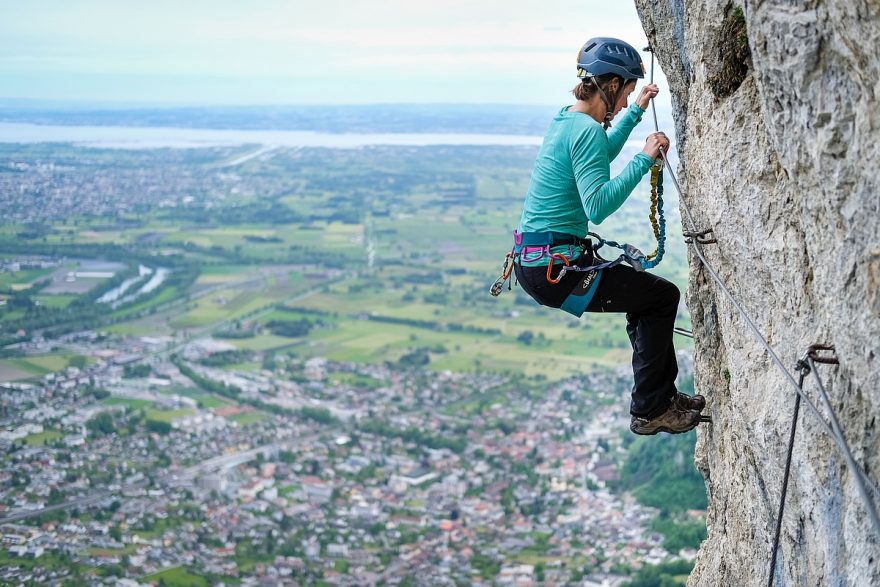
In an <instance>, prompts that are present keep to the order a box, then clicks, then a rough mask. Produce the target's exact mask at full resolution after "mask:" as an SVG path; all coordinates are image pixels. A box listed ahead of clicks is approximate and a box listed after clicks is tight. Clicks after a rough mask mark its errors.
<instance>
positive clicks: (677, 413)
mask: <svg viewBox="0 0 880 587" xmlns="http://www.w3.org/2000/svg"><path fill="white" fill-rule="evenodd" d="M699 423H700V412H698V411H697V410H680V409H678V408H676V407H675V405H673V404H670V406H669V409H667V410H666V411H665V412H663V413H662V414H660V415H659V416H657V417H656V418H653V419H651V420H649V419H647V418H639V417H638V416H633V417H632V419H631V420H630V423H629V429H630V430H631V431H632V432H633V433H634V434H643V435H647V436H649V435H651V434H657V433H658V432H668V433H669V434H681V433H682V432H687V431H688V430H693V429H694V428H696V426H697V424H699Z"/></svg>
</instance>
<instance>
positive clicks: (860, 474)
mask: <svg viewBox="0 0 880 587" xmlns="http://www.w3.org/2000/svg"><path fill="white" fill-rule="evenodd" d="M651 57H652V60H651V67H652V69H653V66H654V65H653V64H654V61H653V51H652V52H651ZM653 77H654V74H653V71H652V72H651V79H653ZM651 102H652V104H653V99H652V100H651ZM654 126H655V127H658V126H659V123H658V120H657V112H656V110H654ZM658 132H659V131H658ZM660 157H661V158H662V159H663V162H664V164H665V165H666V167H667V169H668V170H669V177H670V178H672V183H673V185H674V186H675V189H676V191H677V192H678V196H679V202H680V203H681V207H682V209H683V210H684V212H685V216H686V217H687V219H688V223H689V224H690V227H691V230H692V231H693V232H695V233H696V232H697V231H698V229H697V224H696V222H695V221H694V217H693V214H692V213H691V210H690V207H689V206H688V205H687V201H686V200H685V197H684V192H683V190H682V189H681V185H680V184H679V182H678V178H677V177H676V175H675V172H674V171H673V170H672V169H671V167H670V165H669V161H668V159H667V158H666V153H664V152H663V150H662V149H661V150H660ZM692 244H693V247H694V253H695V254H696V255H697V257H698V258H699V259H700V262H701V263H702V264H703V266H704V267H705V268H706V270H707V271H708V272H709V275H711V276H712V278H713V279H714V280H715V282H716V283H717V284H718V287H719V288H720V289H721V291H722V292H723V293H724V294H725V296H727V298H728V300H730V302H731V303H732V304H733V306H734V307H735V308H736V310H737V311H738V312H739V314H740V315H741V316H742V317H743V319H744V320H745V322H746V324H747V325H748V326H749V329H750V330H751V331H752V333H753V334H754V335H755V337H756V338H757V339H758V341H759V342H760V343H761V345H762V346H763V347H764V349H765V350H766V351H767V353H768V354H769V355H770V358H771V359H772V360H773V362H774V363H775V364H776V366H777V367H778V368H779V370H780V371H782V373H783V374H784V375H785V377H786V379H787V380H788V381H789V383H791V385H792V387H793V388H794V390H795V392H796V393H797V394H798V395H799V396H800V397H801V398H802V399H803V400H804V402H806V404H807V407H808V408H810V411H812V413H813V415H814V416H816V418H817V420H818V421H819V424H820V425H821V427H822V428H823V430H825V432H826V433H827V434H828V436H829V437H830V438H831V439H832V440H833V441H834V444H835V445H836V446H837V449H838V450H839V451H840V452H841V455H842V456H843V457H844V459H845V461H846V464H847V467H848V468H849V469H850V471H851V472H852V473H853V475H854V476H855V477H857V478H858V480H857V483H858V485H859V487H860V488H862V484H863V483H867V484H870V485H871V489H872V490H873V491H874V493H875V494H876V493H878V489H877V486H876V485H875V484H874V482H873V481H872V480H871V479H870V478H869V477H868V475H867V474H866V473H865V471H864V470H863V469H862V468H861V467H860V466H859V465H858V464H857V463H856V462H855V460H854V459H852V460H851V454H852V453H851V451H850V449H849V444H848V443H847V441H846V438H844V437H843V435H842V432H841V434H840V435H838V434H836V433H835V430H834V429H833V428H832V427H831V426H830V425H829V424H828V422H826V421H825V418H824V416H822V413H821V412H820V411H819V409H818V408H817V407H816V405H815V404H814V403H813V402H812V401H811V400H810V398H809V397H807V396H806V395H805V394H804V393H803V392H802V390H801V389H800V387H799V386H798V383H797V381H795V378H794V376H793V375H792V374H791V373H790V372H789V370H788V369H786V368H785V365H784V364H783V363H782V360H781V359H780V358H779V356H778V355H777V354H776V352H775V351H774V350H773V348H772V347H771V346H770V344H769V343H768V342H767V339H766V338H764V335H763V334H762V333H761V331H760V330H759V329H758V327H757V326H756V325H755V322H754V320H752V318H751V316H749V314H748V313H747V312H746V311H745V310H744V309H743V307H742V306H741V305H740V304H739V302H737V300H736V298H735V297H734V296H733V294H732V293H731V292H730V290H729V289H728V288H727V286H726V284H725V283H724V280H722V279H721V277H720V276H719V275H718V272H717V271H715V268H714V267H712V265H711V264H710V263H709V261H708V260H707V259H706V256H705V255H704V254H703V251H702V248H701V247H700V243H699V242H698V240H697V239H696V238H695V239H693V243H692ZM832 413H833V409H832ZM848 455H849V456H848ZM859 492H860V493H861V494H862V498H863V499H864V500H865V507H866V509H867V510H868V511H869V512H872V513H873V516H872V521H874V525H875V530H876V531H877V534H878V536H880V521H878V520H877V516H876V509H875V507H874V504H873V502H872V501H871V500H868V499H866V498H867V492H864V493H863V492H862V491H861V489H860V491H859Z"/></svg>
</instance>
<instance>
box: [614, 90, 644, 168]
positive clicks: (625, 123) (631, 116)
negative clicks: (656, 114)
mask: <svg viewBox="0 0 880 587" xmlns="http://www.w3.org/2000/svg"><path fill="white" fill-rule="evenodd" d="M644 113H645V111H644V110H642V109H641V108H639V105H638V104H636V103H633V104H630V107H629V108H627V110H626V114H625V115H624V116H623V117H622V118H621V119H620V122H618V123H617V124H615V125H614V126H613V127H611V130H609V131H608V160H609V161H613V160H614V158H615V157H617V156H618V155H619V154H620V151H621V150H623V145H624V144H626V139H628V138H629V135H630V133H631V132H632V131H633V129H634V128H635V127H636V125H637V124H638V123H640V122H641V121H642V114H644Z"/></svg>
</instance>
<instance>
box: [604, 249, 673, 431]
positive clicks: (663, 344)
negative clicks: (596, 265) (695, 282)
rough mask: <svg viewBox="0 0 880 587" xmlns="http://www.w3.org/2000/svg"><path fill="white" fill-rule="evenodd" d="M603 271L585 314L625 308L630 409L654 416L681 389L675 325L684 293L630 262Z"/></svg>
mask: <svg viewBox="0 0 880 587" xmlns="http://www.w3.org/2000/svg"><path fill="white" fill-rule="evenodd" d="M602 273H603V274H602V280H601V281H600V282H599V287H598V288H597V289H596V295H595V296H593V300H592V301H591V302H590V305H589V306H587V312H626V333H627V334H628V335H629V341H630V343H631V344H632V348H633V355H632V368H633V390H632V402H631V403H630V410H629V411H630V413H631V414H632V415H633V416H639V417H642V418H649V419H650V418H654V417H656V416H659V415H660V414H662V413H663V412H665V411H666V410H667V408H669V402H670V401H671V399H672V397H673V396H674V395H675V394H676V391H677V390H676V388H675V378H676V376H677V375H678V362H677V361H676V359H675V347H674V345H673V343H672V329H673V327H674V326H675V316H676V314H678V302H679V300H680V299H681V293H680V292H679V291H678V288H677V287H676V286H675V285H674V284H672V283H670V282H668V281H666V280H665V279H663V278H662V277H657V276H656V275H653V274H651V273H648V272H647V271H636V270H635V269H633V268H632V267H629V266H628V265H617V266H616V267H612V268H610V269H605V270H604V271H603V272H602Z"/></svg>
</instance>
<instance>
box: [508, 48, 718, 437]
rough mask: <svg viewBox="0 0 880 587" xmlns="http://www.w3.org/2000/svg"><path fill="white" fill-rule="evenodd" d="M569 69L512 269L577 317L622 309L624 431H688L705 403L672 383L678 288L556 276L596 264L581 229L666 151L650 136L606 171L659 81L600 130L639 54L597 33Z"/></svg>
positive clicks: (631, 272)
mask: <svg viewBox="0 0 880 587" xmlns="http://www.w3.org/2000/svg"><path fill="white" fill-rule="evenodd" d="M577 67H578V77H579V78H580V80H581V81H580V82H579V83H578V85H577V86H576V87H575V88H574V90H573V92H572V93H573V94H574V96H575V98H576V100H577V101H576V102H575V104H574V105H573V106H567V107H565V108H562V109H561V110H560V111H559V113H558V114H557V115H556V117H555V118H554V119H553V122H552V123H551V125H550V128H549V130H548V131H547V134H546V136H545V137H544V143H543V145H542V146H541V149H540V151H539V152H538V157H537V160H536V161H535V168H534V170H533V171H532V177H531V181H530V183H529V190H528V193H527V195H526V199H525V204H524V206H523V212H522V218H521V221H520V227H519V230H518V231H517V233H516V234H515V240H516V243H515V251H516V253H517V255H516V257H515V259H516V262H515V271H516V277H517V279H518V280H519V283H520V284H521V285H522V287H523V289H524V290H525V291H526V293H528V294H529V295H530V296H531V297H532V298H534V299H535V301H537V302H538V303H539V304H542V305H545V306H550V307H554V308H561V309H563V310H565V311H567V312H569V313H572V314H574V315H575V316H581V315H582V314H583V312H585V311H586V312H625V313H626V322H627V325H626V331H627V334H629V339H630V342H631V343H632V347H633V356H632V366H633V376H634V384H633V390H632V402H631V404H630V413H631V415H632V419H631V422H630V430H632V431H633V432H634V433H636V434H656V433H658V432H669V433H673V434H676V433H680V432H686V431H688V430H691V429H692V428H694V427H695V426H696V425H697V424H699V422H700V411H701V410H702V409H703V407H704V406H705V404H706V402H705V399H704V398H703V397H702V396H700V395H694V396H688V395H685V394H683V393H680V392H678V390H677V389H676V387H675V377H676V375H677V374H678V364H677V363H676V359H675V349H674V347H673V343H672V330H673V326H674V324H675V316H676V314H677V312H678V302H679V298H680V293H679V291H678V288H677V287H676V286H675V285H673V284H672V283H670V282H669V281H666V280H665V279H663V278H661V277H657V276H655V275H652V274H650V273H647V272H645V271H636V270H635V269H633V268H631V267H629V266H624V265H621V264H617V265H614V266H610V267H608V266H606V267H605V268H602V269H597V270H593V271H577V270H566V271H562V277H561V278H560V272H561V268H562V267H563V265H568V264H569V263H570V264H571V265H572V266H576V267H579V268H585V267H593V266H595V265H598V264H602V263H603V260H602V259H598V258H597V257H596V256H595V255H594V251H593V247H592V244H591V241H590V240H589V239H587V238H586V237H585V235H587V227H588V222H593V223H595V224H600V223H601V222H602V221H603V220H605V218H607V217H608V216H609V215H610V214H612V213H613V212H614V211H615V210H617V209H618V208H619V207H620V205H621V204H623V202H624V201H625V200H626V199H627V197H629V195H630V193H632V191H633V189H635V187H636V185H637V184H638V183H639V181H640V180H641V178H642V177H643V176H644V175H645V174H646V173H647V172H648V171H649V170H650V169H651V167H652V166H653V165H654V164H655V161H656V160H657V159H658V157H660V151H661V149H662V150H663V152H664V153H665V152H666V151H667V150H668V149H669V139H668V138H667V137H666V135H664V134H663V133H662V132H657V133H652V134H650V135H649V136H648V138H647V141H646V143H645V148H644V149H643V151H642V152H640V153H638V154H637V155H636V156H635V157H634V158H633V159H632V161H630V162H629V164H628V165H627V166H626V167H625V168H624V170H623V172H621V174H620V175H618V176H617V177H615V178H613V179H612V178H611V174H610V169H609V163H610V161H611V160H612V159H614V158H615V157H617V155H618V154H619V153H620V151H621V149H622V148H623V145H624V143H625V142H626V140H627V138H628V137H629V134H630V132H631V131H632V130H633V128H634V127H635V126H636V124H638V123H639V122H640V121H641V119H642V114H643V113H644V111H645V110H647V108H648V106H649V104H650V100H651V99H652V98H653V97H654V96H656V95H657V93H658V92H659V89H658V87H657V86H656V85H654V84H650V85H647V86H645V87H643V88H642V90H641V92H640V93H639V95H638V97H637V98H636V101H635V103H634V104H633V105H632V106H629V108H627V109H626V112H625V113H624V115H623V117H622V119H621V120H620V122H619V123H618V124H617V125H616V126H615V127H614V128H613V129H612V130H610V131H608V128H609V127H610V126H611V120H612V119H613V118H614V117H615V116H617V114H618V113H619V112H620V111H621V110H622V109H624V108H625V107H626V105H627V99H628V97H629V95H630V94H631V93H632V92H633V91H634V90H635V86H636V80H639V79H643V78H644V67H643V65H642V60H641V57H640V55H639V53H638V52H637V51H636V50H635V49H634V48H633V47H632V46H630V45H629V44H627V43H625V42H623V41H620V40H618V39H611V38H595V39H590V40H589V41H587V43H586V44H585V45H584V46H583V48H582V49H581V51H580V53H579V54H578V64H577ZM606 131H608V132H607V133H606ZM609 265H610V264H609Z"/></svg>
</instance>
